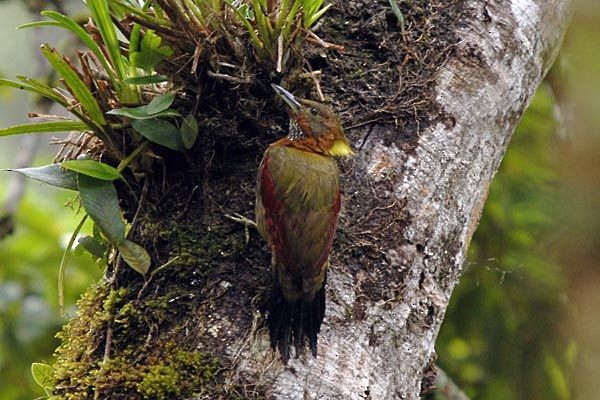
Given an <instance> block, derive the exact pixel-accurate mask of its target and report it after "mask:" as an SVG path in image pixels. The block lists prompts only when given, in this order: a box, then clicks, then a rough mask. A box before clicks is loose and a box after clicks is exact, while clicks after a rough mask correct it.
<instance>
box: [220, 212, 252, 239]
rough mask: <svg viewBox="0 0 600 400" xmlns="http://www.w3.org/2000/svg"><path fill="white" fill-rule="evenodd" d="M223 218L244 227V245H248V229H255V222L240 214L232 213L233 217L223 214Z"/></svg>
mask: <svg viewBox="0 0 600 400" xmlns="http://www.w3.org/2000/svg"><path fill="white" fill-rule="evenodd" d="M225 218H227V219H229V220H231V221H233V222H237V223H238V224H242V225H244V236H245V238H246V245H248V243H250V229H249V228H250V227H252V228H254V229H257V228H256V222H254V221H252V220H251V219H250V218H248V217H245V216H243V215H242V214H238V213H233V215H230V214H225Z"/></svg>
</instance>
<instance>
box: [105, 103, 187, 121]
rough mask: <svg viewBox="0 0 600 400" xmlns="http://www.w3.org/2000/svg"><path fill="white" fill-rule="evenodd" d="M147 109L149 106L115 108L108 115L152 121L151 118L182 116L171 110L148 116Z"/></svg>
mask: <svg viewBox="0 0 600 400" xmlns="http://www.w3.org/2000/svg"><path fill="white" fill-rule="evenodd" d="M146 107H148V106H139V107H134V108H128V107H123V108H115V109H114V110H110V111H109V112H107V114H110V115H120V116H122V117H127V118H131V119H151V118H158V117H181V114H179V113H178V112H177V111H175V110H171V109H168V110H164V111H161V112H159V113H156V114H154V115H150V114H148V110H147V109H146Z"/></svg>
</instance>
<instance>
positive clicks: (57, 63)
mask: <svg viewBox="0 0 600 400" xmlns="http://www.w3.org/2000/svg"><path fill="white" fill-rule="evenodd" d="M42 54H43V55H44V56H45V57H46V59H48V61H49V62H50V64H51V65H52V67H53V68H54V69H55V70H56V72H58V74H59V75H60V76H61V77H62V78H63V79H64V80H65V82H66V84H67V86H68V87H69V88H70V89H71V91H72V92H73V95H74V96H75V98H76V99H77V101H79V103H81V106H82V107H83V109H84V110H85V111H86V112H87V114H88V115H89V116H90V118H91V119H92V120H93V121H94V122H95V123H96V124H98V125H99V126H103V125H106V120H105V119H104V114H103V113H102V110H100V106H99V105H98V102H96V99H95V98H94V96H93V95H92V92H90V90H89V89H88V87H87V86H86V85H85V83H83V81H82V80H81V79H80V78H79V76H78V75H77V73H76V72H75V71H73V69H72V68H71V66H70V65H69V64H67V62H66V61H65V60H64V59H63V58H62V56H61V55H60V54H58V52H57V51H56V50H54V49H52V48H51V47H50V46H48V45H47V44H44V45H42Z"/></svg>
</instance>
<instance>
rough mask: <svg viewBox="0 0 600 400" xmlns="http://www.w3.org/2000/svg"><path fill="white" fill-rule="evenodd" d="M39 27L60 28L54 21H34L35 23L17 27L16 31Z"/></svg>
mask: <svg viewBox="0 0 600 400" xmlns="http://www.w3.org/2000/svg"><path fill="white" fill-rule="evenodd" d="M41 26H42V27H43V26H51V27H57V26H60V24H59V23H58V22H55V21H35V22H28V23H26V24H23V25H19V26H17V29H25V28H39V27H41Z"/></svg>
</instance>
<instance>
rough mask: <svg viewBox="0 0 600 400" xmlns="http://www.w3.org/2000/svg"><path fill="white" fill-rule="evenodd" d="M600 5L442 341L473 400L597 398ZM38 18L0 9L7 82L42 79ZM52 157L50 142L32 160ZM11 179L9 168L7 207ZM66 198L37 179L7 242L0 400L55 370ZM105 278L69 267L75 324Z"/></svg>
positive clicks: (446, 360) (503, 194) (7, 156)
mask: <svg viewBox="0 0 600 400" xmlns="http://www.w3.org/2000/svg"><path fill="white" fill-rule="evenodd" d="M597 3H598V2H597V1H589V2H581V3H580V4H579V6H578V7H577V8H576V11H575V16H574V18H575V23H573V24H572V26H571V28H570V31H569V33H568V35H567V38H566V40H565V46H564V48H563V50H562V52H561V55H560V57H559V59H558V60H557V63H556V64H555V67H554V68H553V70H552V72H551V74H550V75H549V77H548V78H547V79H546V80H545V82H544V83H543V84H542V86H541V87H540V88H539V90H538V92H537V94H536V96H535V98H534V99H533V102H532V104H531V106H530V107H529V109H528V110H527V112H526V114H525V116H524V117H523V119H522V121H521V122H520V124H519V127H518V128H517V131H516V132H515V135H514V137H513V140H512V142H511V145H510V148H509V151H508V153H507V154H506V157H505V159H504V161H503V163H502V166H501V168H500V171H499V172H498V175H497V177H496V179H495V180H494V183H493V185H492V186H491V188H490V195H489V199H488V202H487V205H486V208H485V211H484V215H483V218H482V221H481V224H480V226H479V228H478V230H477V233H476V234H475V237H474V239H473V243H472V245H471V248H470V250H469V259H468V262H467V264H466V265H465V270H466V272H465V275H464V277H463V279H462V281H461V284H460V285H459V287H458V288H457V290H456V291H455V293H454V295H453V298H452V302H451V305H450V307H449V309H448V311H447V316H446V320H445V322H444V325H443V327H442V330H441V332H440V336H439V339H438V342H437V346H436V348H437V353H438V356H439V357H438V364H439V365H440V366H441V367H442V368H443V369H444V370H445V371H446V373H447V374H448V375H449V376H450V377H452V379H453V380H454V381H455V382H456V383H457V384H458V385H459V386H460V388H461V389H462V390H463V391H464V392H465V393H466V394H467V395H468V396H469V397H470V398H472V399H485V400H503V399H523V400H525V399H527V400H530V399H540V400H542V399H543V400H546V399H557V400H563V399H590V400H591V399H597V398H600V379H598V378H599V377H600V268H599V261H598V260H599V259H600V239H599V235H598V234H599V233H600V128H599V127H600V94H599V93H600V74H599V71H600V5H598V4H597ZM32 19H33V16H32V14H30V13H29V11H28V10H27V8H26V7H25V6H24V3H23V2H21V1H16V0H13V1H0V35H1V36H0V37H2V38H3V40H2V44H1V45H0V60H2V61H1V62H0V75H4V76H6V77H13V76H14V75H17V74H33V75H39V73H38V72H39V68H40V67H39V66H37V61H36V60H37V59H36V57H37V54H36V52H37V48H38V43H39V42H40V40H38V39H36V38H35V37H34V35H35V33H34V32H33V31H15V30H14V28H15V27H16V26H18V25H19V24H21V23H25V22H29V21H31V20H32ZM46 32H47V31H44V34H46ZM44 40H48V38H47V37H46V36H44ZM54 40H55V43H56V42H60V40H61V39H60V38H54ZM36 68H37V72H36ZM33 108H34V105H33V104H32V101H31V98H30V97H28V96H26V95H25V94H23V93H19V92H16V91H0V125H1V126H8V125H10V124H14V123H19V122H23V121H25V120H26V112H27V111H29V110H32V109H33ZM22 146H23V142H22V139H20V138H3V139H2V141H1V143H0V168H9V167H11V166H12V165H13V164H12V163H13V162H14V158H15V155H16V154H17V153H18V151H19V150H20V149H21V148H22ZM55 152H56V147H48V146H47V145H46V143H45V142H44V143H43V144H42V145H41V148H40V150H39V151H38V152H37V156H36V159H35V161H34V165H44V164H47V163H49V162H50V161H51V160H52V157H53V155H54V153H55ZM10 178H11V176H10V175H9V173H0V205H1V204H3V202H4V199H5V195H6V189H7V185H8V184H9V179H10ZM70 197H72V195H71V194H70V193H68V192H67V191H61V190H59V189H53V188H49V187H47V186H43V185H41V184H37V183H35V182H28V183H27V191H26V195H25V197H24V198H23V200H22V201H21V202H20V205H19V208H18V211H17V213H16V215H15V218H16V220H15V230H14V233H13V234H11V235H9V236H7V237H5V238H3V239H0V399H8V400H12V399H15V400H17V399H31V398H34V397H37V396H41V395H42V394H43V392H42V390H41V389H40V388H38V387H37V386H36V385H35V383H33V381H32V379H31V374H30V371H29V370H30V365H31V363H32V362H34V361H46V362H50V363H51V362H52V351H53V349H54V348H55V347H56V345H57V342H56V339H55V338H54V335H55V333H56V332H57V330H58V329H59V328H60V326H61V324H62V323H63V322H64V321H65V319H64V318H61V317H60V315H59V313H58V305H57V295H56V292H57V282H56V281H57V269H58V265H59V263H60V259H61V256H62V251H63V249H64V247H65V245H66V242H67V241H68V237H69V235H70V233H71V232H72V230H73V229H74V227H75V225H76V224H77V222H78V217H77V215H76V212H75V211H74V210H72V209H71V208H70V207H68V206H65V204H67V205H68V203H69V200H70ZM1 215H2V209H1V206H0V216H1ZM99 276H100V271H99V269H98V268H97V267H96V266H94V264H93V263H92V262H91V260H90V259H89V258H87V257H82V258H75V259H73V260H72V261H71V263H70V264H69V267H68V269H67V276H66V281H67V282H68V284H67V285H66V294H67V301H66V303H67V314H68V315H73V314H74V303H75V300H76V299H77V297H78V296H79V294H80V293H81V292H82V291H83V290H84V289H85V288H86V286H87V285H88V284H89V283H90V282H92V281H94V280H96V279H98V278H99ZM438 397H439V398H442V397H441V395H438Z"/></svg>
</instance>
